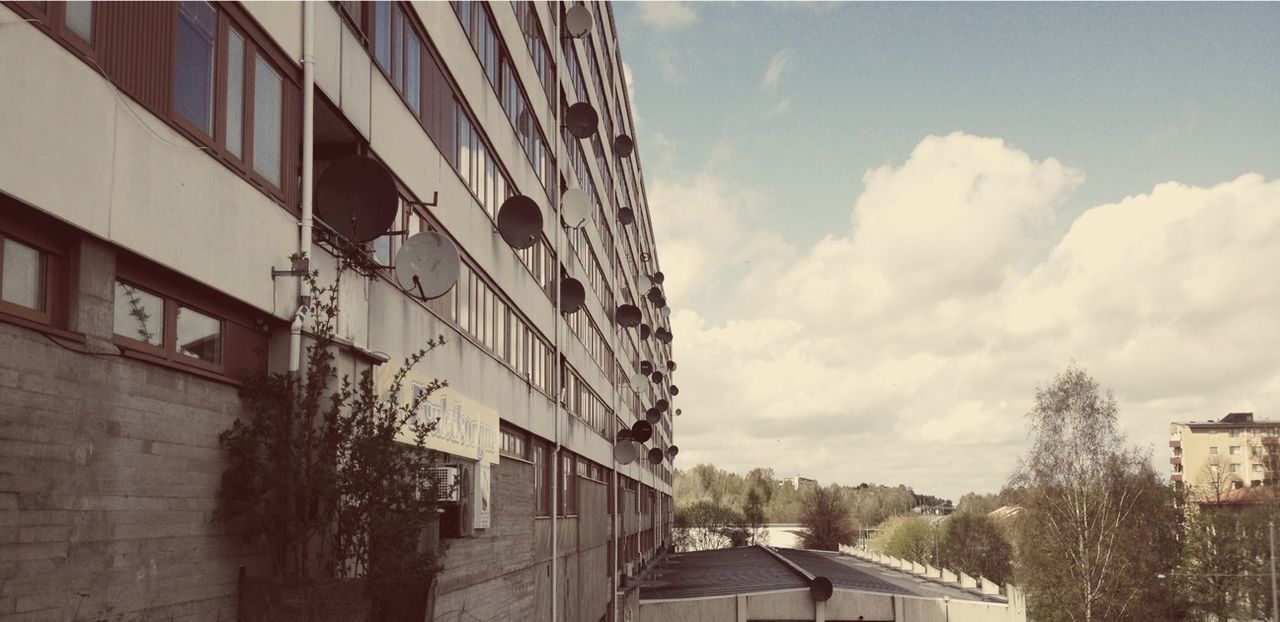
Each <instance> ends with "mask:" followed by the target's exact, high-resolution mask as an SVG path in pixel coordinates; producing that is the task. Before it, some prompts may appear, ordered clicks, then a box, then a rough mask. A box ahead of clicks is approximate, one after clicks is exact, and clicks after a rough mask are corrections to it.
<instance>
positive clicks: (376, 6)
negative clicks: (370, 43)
mask: <svg viewBox="0 0 1280 622" xmlns="http://www.w3.org/2000/svg"><path fill="white" fill-rule="evenodd" d="M373 29H374V33H375V34H374V51H373V55H374V58H376V59H377V60H378V64H379V65H381V66H382V70H383V71H386V72H387V73H391V3H390V2H388V1H387V0H377V1H376V2H374V3H373Z"/></svg>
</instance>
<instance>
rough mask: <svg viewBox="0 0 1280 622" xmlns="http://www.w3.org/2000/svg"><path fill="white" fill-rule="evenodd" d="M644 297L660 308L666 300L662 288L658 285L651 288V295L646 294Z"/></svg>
mask: <svg viewBox="0 0 1280 622" xmlns="http://www.w3.org/2000/svg"><path fill="white" fill-rule="evenodd" d="M644 297H645V298H648V299H649V302H652V303H653V304H655V305H658V306H659V307H661V306H662V305H661V304H658V303H659V302H661V301H663V300H665V298H663V296H662V288H661V287H658V286H657V285H654V286H653V287H650V288H649V293H647V294H645V295H644Z"/></svg>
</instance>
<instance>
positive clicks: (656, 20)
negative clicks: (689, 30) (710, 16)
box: [640, 0, 698, 30]
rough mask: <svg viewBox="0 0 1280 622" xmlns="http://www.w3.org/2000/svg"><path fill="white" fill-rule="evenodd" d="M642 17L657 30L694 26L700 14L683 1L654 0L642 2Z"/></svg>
mask: <svg viewBox="0 0 1280 622" xmlns="http://www.w3.org/2000/svg"><path fill="white" fill-rule="evenodd" d="M640 19H641V20H643V21H644V23H646V24H649V25H650V26H652V27H653V28H655V29H656V30H678V29H680V28H686V27H688V26H692V25H693V23H694V22H696V21H698V14H697V13H694V12H693V9H692V8H690V7H689V5H687V4H685V3H683V2H677V1H674V0H663V1H659V0H652V1H648V2H642V3H640Z"/></svg>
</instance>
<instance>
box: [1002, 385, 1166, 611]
mask: <svg viewBox="0 0 1280 622" xmlns="http://www.w3.org/2000/svg"><path fill="white" fill-rule="evenodd" d="M1027 419H1028V423H1029V427H1030V433H1031V436H1032V437H1033V445H1032V449H1031V452H1030V453H1029V454H1028V455H1027V456H1026V457H1025V458H1024V459H1023V460H1022V461H1021V463H1020V464H1019V467H1018V469H1017V471H1016V472H1015V474H1014V477H1013V480H1012V482H1011V484H1012V485H1013V486H1015V487H1017V488H1019V489H1021V490H1022V491H1023V496H1024V499H1023V504H1024V507H1025V510H1026V512H1025V516H1024V517H1022V520H1021V529H1020V530H1019V533H1020V535H1019V540H1020V543H1019V544H1020V546H1019V547H1018V549H1019V554H1020V556H1021V558H1022V559H1020V569H1019V570H1020V573H1019V577H1020V582H1021V583H1023V584H1024V585H1025V586H1026V587H1027V590H1028V597H1029V605H1030V606H1031V613H1032V616H1033V617H1034V618H1035V619H1036V620H1042V621H1057V620H1063V621H1066V620H1070V621H1072V622H1093V621H1099V622H1101V621H1107V622H1111V621H1122V620H1158V619H1162V618H1167V617H1169V616H1170V615H1172V614H1167V613H1166V612H1165V610H1166V609H1168V607H1169V603H1171V602H1172V599H1171V598H1169V595H1170V593H1171V591H1170V589H1169V588H1168V586H1167V583H1166V582H1162V581H1160V580H1158V579H1157V574H1160V573H1162V572H1168V568H1169V567H1171V566H1172V565H1173V564H1174V563H1176V559H1177V543H1176V540H1175V539H1174V533H1175V531H1174V529H1175V527H1176V514H1175V513H1174V508H1173V504H1172V496H1171V494H1172V493H1171V491H1170V490H1169V488H1168V486H1165V485H1164V484H1163V483H1162V482H1161V480H1160V478H1159V477H1158V476H1157V475H1156V474H1155V471H1154V469H1153V468H1152V466H1151V460H1150V457H1149V455H1146V454H1144V453H1143V452H1140V451H1138V450H1135V449H1131V448H1128V447H1126V445H1125V440H1124V436H1123V435H1122V434H1121V433H1120V431H1119V429H1118V425H1117V410H1116V402H1115V398H1114V397H1113V396H1112V395H1111V394H1110V392H1107V393H1106V394H1102V393H1100V392H1099V389H1098V385H1097V383H1096V382H1095V381H1094V380H1093V378H1091V377H1090V376H1089V375H1088V374H1087V373H1086V372H1085V371H1084V370H1083V369H1080V368H1079V367H1076V366H1075V365H1072V366H1071V367H1068V368H1067V370H1066V371H1064V372H1062V373H1061V374H1059V375H1058V376H1057V377H1055V378H1054V380H1053V382H1052V383H1051V384H1050V385H1049V386H1048V387H1043V388H1040V389H1038V390H1037V391H1036V399H1035V407H1034V408H1033V409H1032V410H1031V412H1030V413H1028V415H1027Z"/></svg>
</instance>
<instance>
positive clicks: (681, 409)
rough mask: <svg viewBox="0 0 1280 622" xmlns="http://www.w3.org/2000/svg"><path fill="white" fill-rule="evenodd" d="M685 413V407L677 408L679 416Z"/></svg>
mask: <svg viewBox="0 0 1280 622" xmlns="http://www.w3.org/2000/svg"><path fill="white" fill-rule="evenodd" d="M683 414H684V409H683V408H677V409H676V416H677V417H679V416H680V415H683Z"/></svg>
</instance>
